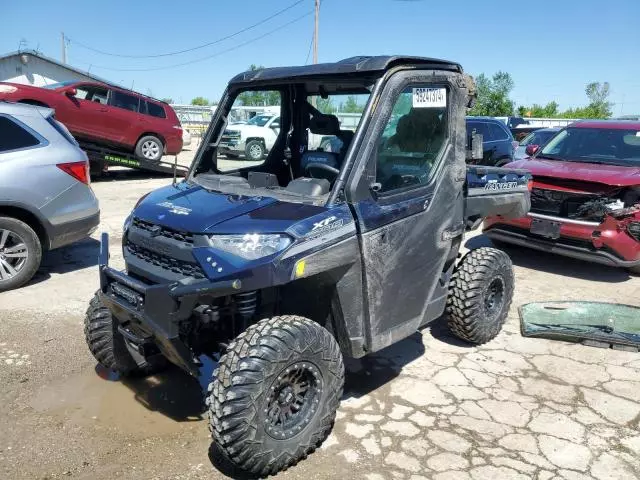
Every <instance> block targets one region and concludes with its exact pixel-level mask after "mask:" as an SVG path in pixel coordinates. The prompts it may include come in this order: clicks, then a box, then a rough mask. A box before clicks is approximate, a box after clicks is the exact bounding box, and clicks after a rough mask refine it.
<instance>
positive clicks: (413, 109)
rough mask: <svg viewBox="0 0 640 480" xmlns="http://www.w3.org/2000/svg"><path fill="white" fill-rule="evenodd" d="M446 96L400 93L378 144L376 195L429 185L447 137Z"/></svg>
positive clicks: (437, 91)
mask: <svg viewBox="0 0 640 480" xmlns="http://www.w3.org/2000/svg"><path fill="white" fill-rule="evenodd" d="M447 93H448V92H447V90H446V89H445V88H431V87H429V88H420V87H414V86H412V87H407V88H406V89H404V90H403V91H402V93H401V94H400V96H399V97H398V99H397V101H396V104H395V106H394V108H393V111H392V113H391V117H390V118H389V121H388V122H387V125H386V126H385V129H384V131H383V133H382V135H381V137H380V140H379V143H378V149H377V165H376V182H377V183H379V184H380V192H389V191H393V190H399V189H404V188H408V187H412V186H420V185H425V184H427V183H429V181H430V180H431V177H432V174H433V172H434V171H435V167H436V164H437V162H438V159H439V157H440V152H441V150H442V148H443V146H444V145H445V140H446V139H447V136H448V127H447V125H448V120H447V100H446V98H447Z"/></svg>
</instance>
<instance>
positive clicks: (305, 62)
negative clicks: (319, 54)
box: [304, 33, 315, 65]
mask: <svg viewBox="0 0 640 480" xmlns="http://www.w3.org/2000/svg"><path fill="white" fill-rule="evenodd" d="M314 40H315V33H313V34H312V35H311V41H310V42H309V51H308V52H307V58H306V59H305V60H304V64H305V65H307V64H308V63H309V57H310V56H311V47H313V41H314Z"/></svg>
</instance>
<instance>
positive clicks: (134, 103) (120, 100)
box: [111, 90, 139, 112]
mask: <svg viewBox="0 0 640 480" xmlns="http://www.w3.org/2000/svg"><path fill="white" fill-rule="evenodd" d="M138 101H139V99H138V97H136V96H134V95H129V94H127V93H123V92H120V91H118V90H113V91H112V92H111V105H113V106H114V107H118V108H124V109H125V110H130V111H132V112H137V111H138Z"/></svg>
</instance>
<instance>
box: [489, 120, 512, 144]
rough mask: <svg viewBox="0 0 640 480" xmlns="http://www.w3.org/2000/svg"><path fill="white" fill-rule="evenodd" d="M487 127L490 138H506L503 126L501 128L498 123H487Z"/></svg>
mask: <svg viewBox="0 0 640 480" xmlns="http://www.w3.org/2000/svg"><path fill="white" fill-rule="evenodd" d="M486 125H487V126H488V127H489V132H491V140H494V141H495V140H507V139H508V138H509V135H507V132H506V130H505V129H504V128H501V127H500V125H498V124H496V123H487V124H486Z"/></svg>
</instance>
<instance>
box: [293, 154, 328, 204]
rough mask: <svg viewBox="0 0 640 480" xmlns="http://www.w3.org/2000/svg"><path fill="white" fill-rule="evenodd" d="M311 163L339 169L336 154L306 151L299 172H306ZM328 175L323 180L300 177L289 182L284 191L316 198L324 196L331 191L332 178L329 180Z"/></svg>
mask: <svg viewBox="0 0 640 480" xmlns="http://www.w3.org/2000/svg"><path fill="white" fill-rule="evenodd" d="M312 163H318V164H321V165H327V166H329V167H333V168H337V169H340V166H339V163H338V154H336V153H331V152H315V151H309V150H307V151H306V152H304V153H303V154H302V159H301V160H300V170H301V171H302V172H306V170H307V166H308V165H310V164H312ZM329 176H330V174H329V173H328V172H327V177H325V178H309V177H300V178H296V179H294V180H291V182H289V185H287V188H286V190H289V191H292V192H296V193H301V194H304V195H309V196H312V197H317V196H320V195H326V194H327V193H329V190H330V189H331V182H332V181H333V180H334V179H333V178H329Z"/></svg>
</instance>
